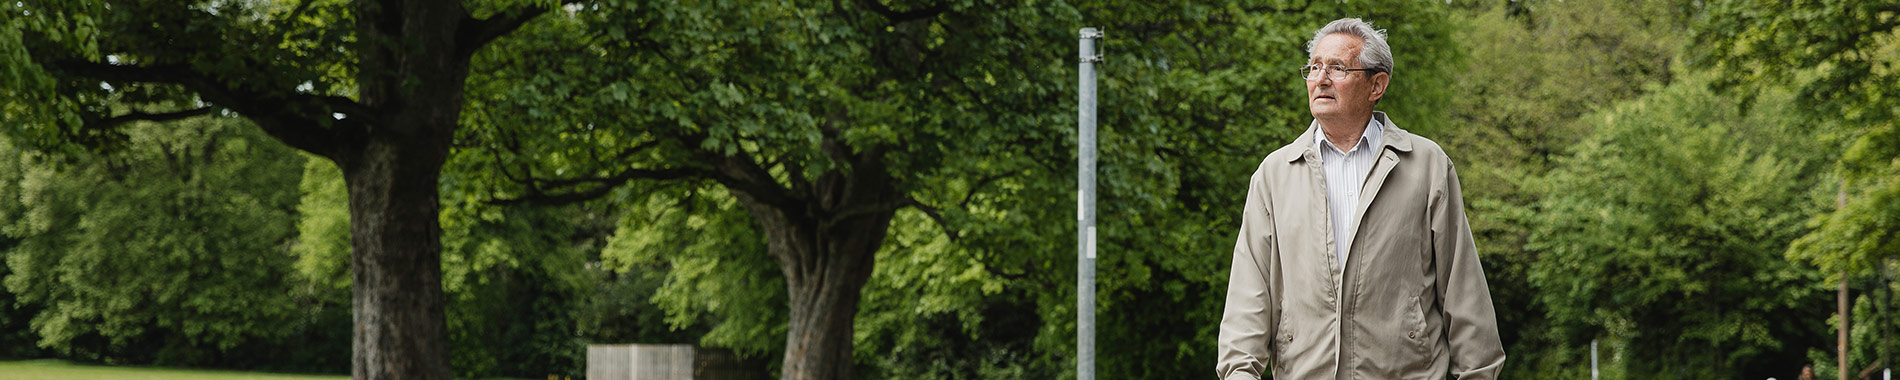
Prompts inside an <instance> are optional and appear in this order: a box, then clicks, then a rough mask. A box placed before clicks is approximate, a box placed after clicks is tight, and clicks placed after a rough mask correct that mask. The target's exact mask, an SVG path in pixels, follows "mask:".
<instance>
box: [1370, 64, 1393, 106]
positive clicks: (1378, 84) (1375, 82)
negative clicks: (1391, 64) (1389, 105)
mask: <svg viewBox="0 0 1900 380" xmlns="http://www.w3.org/2000/svg"><path fill="white" fill-rule="evenodd" d="M1391 82H1392V74H1387V73H1383V72H1381V73H1376V74H1372V93H1371V94H1368V95H1367V97H1368V98H1370V99H1366V100H1371V101H1373V102H1374V103H1377V102H1378V101H1379V98H1383V97H1385V86H1386V85H1387V84H1390V83H1391Z"/></svg>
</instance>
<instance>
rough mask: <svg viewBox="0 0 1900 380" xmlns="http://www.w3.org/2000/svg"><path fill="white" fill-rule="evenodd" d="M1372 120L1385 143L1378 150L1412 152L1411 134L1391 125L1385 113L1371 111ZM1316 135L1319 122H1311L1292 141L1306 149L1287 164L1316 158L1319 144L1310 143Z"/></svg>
mask: <svg viewBox="0 0 1900 380" xmlns="http://www.w3.org/2000/svg"><path fill="white" fill-rule="evenodd" d="M1372 119H1373V120H1378V121H1379V125H1381V126H1383V128H1381V129H1380V132H1383V133H1384V134H1385V136H1381V137H1380V139H1381V140H1385V141H1382V142H1380V143H1379V145H1381V146H1380V149H1391V150H1394V151H1398V152H1408V153H1409V152H1411V151H1412V134H1410V133H1406V132H1405V130H1404V129H1399V126H1398V124H1393V123H1392V119H1391V118H1388V117H1386V116H1385V112H1381V111H1372ZM1318 133H1320V131H1319V120H1313V122H1312V123H1311V124H1308V125H1307V126H1306V133H1302V134H1300V138H1299V139H1298V140H1294V141H1296V142H1295V144H1301V145H1302V146H1305V147H1306V148H1305V149H1304V151H1302V152H1300V154H1299V155H1295V156H1293V157H1292V158H1288V159H1287V162H1289V163H1290V162H1297V161H1299V160H1303V159H1307V158H1308V157H1318V156H1319V146H1318V145H1319V144H1314V143H1312V141H1313V140H1314V139H1317V138H1319V136H1318Z"/></svg>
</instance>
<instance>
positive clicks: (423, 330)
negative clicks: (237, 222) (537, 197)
mask: <svg viewBox="0 0 1900 380" xmlns="http://www.w3.org/2000/svg"><path fill="white" fill-rule="evenodd" d="M550 3H551V2H547V1H497V2H493V3H484V4H480V5H474V6H470V5H466V4H464V3H463V2H461V1H439V0H438V1H428V0H381V1H373V0H362V1H351V2H343V1H322V0H304V1H295V2H265V1H191V2H149V1H57V2H40V1H31V2H28V1H16V2H11V3H9V4H6V5H0V9H4V12H3V13H4V16H0V17H5V19H4V21H3V22H0V25H4V28H3V29H0V66H5V67H6V71H5V72H4V74H5V76H4V77H0V81H3V82H4V83H6V84H7V85H6V86H5V87H4V88H0V91H4V92H3V93H0V95H4V97H5V98H6V103H5V104H4V108H5V110H6V112H5V115H6V116H4V118H5V121H6V122H7V123H6V124H7V125H8V128H9V130H8V132H9V133H11V134H13V135H14V136H18V138H19V139H20V140H19V141H20V142H21V143H22V144H24V145H28V146H30V147H36V148H41V149H49V150H61V151H76V150H79V149H75V148H72V147H75V146H93V147H97V146H110V145H111V144H112V142H113V141H116V140H118V139H120V138H121V136H123V134H122V133H121V132H119V131H117V129H116V128H115V127H117V126H120V125H124V124H125V122H126V121H131V120H148V121H167V120H174V119H178V118H181V117H187V116H193V115H200V114H204V113H209V112H219V113H223V112H229V113H234V114H237V115H242V116H243V117H245V118H248V119H250V120H251V121H252V122H253V123H254V124H255V125H257V127H258V128H260V129H262V130H263V131H264V132H266V133H268V134H269V135H270V136H272V137H274V138H276V139H277V140H278V141H281V142H283V143H284V144H286V145H289V146H291V147H295V148H297V149H301V150H303V151H307V152H310V153H312V154H315V155H317V156H320V157H323V158H325V159H328V160H330V161H331V162H334V163H335V164H336V165H337V167H339V168H341V169H342V171H343V177H344V179H345V180H346V182H347V183H348V188H349V204H350V231H351V236H352V240H351V252H352V254H351V259H350V260H351V265H350V267H351V270H352V272H353V276H352V282H351V283H352V284H353V287H354V291H353V299H352V308H353V315H354V318H355V325H356V328H355V333H354V343H353V352H354V354H353V358H352V373H353V375H354V376H355V377H356V378H361V379H383V378H403V379H440V378H447V377H449V376H450V369H449V360H448V359H449V347H448V346H447V342H448V339H447V338H446V336H447V332H446V331H445V327H444V317H443V293H442V285H441V283H442V280H441V278H442V274H441V265H440V262H441V258H440V252H441V249H442V247H441V245H442V243H441V240H440V238H439V237H440V235H441V227H440V225H439V223H440V222H439V221H438V218H439V217H440V213H439V212H438V209H439V207H438V200H437V189H438V185H439V184H438V178H440V172H441V169H442V167H443V163H444V161H445V160H446V159H447V158H448V156H449V153H450V150H451V149H450V148H451V142H452V139H453V138H454V136H455V132H456V130H457V129H458V126H459V125H460V124H459V123H460V121H461V120H460V118H461V113H462V112H461V110H462V106H463V104H464V102H463V98H464V96H463V93H464V83H465V82H466V78H467V76H468V72H469V61H470V57H472V56H473V55H474V54H476V52H478V51H481V50H482V48H483V47H484V46H487V45H488V44H489V43H490V42H491V41H493V40H494V39H495V38H497V37H500V36H502V35H505V34H508V33H509V32H511V31H513V30H514V29H516V28H518V27H520V26H521V25H522V24H524V23H526V22H527V21H529V20H531V19H534V18H536V17H537V16H538V15H541V14H543V13H546V12H547V11H548V10H550V9H553V8H554V7H555V6H554V5H553V4H550ZM101 83H105V84H107V85H108V86H109V87H110V88H113V89H115V90H108V89H106V88H105V87H107V86H101ZM115 91H118V92H123V94H122V95H118V96H124V97H127V98H130V99H145V100H148V102H145V103H139V104H134V105H133V108H131V109H130V110H122V109H115V108H112V107H106V106H104V103H103V102H104V101H105V99H106V98H107V94H109V93H112V92H115ZM160 101H163V102H164V103H160ZM165 104H178V105H182V106H169V107H168V106H165Z"/></svg>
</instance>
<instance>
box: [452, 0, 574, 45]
mask: <svg viewBox="0 0 1900 380" xmlns="http://www.w3.org/2000/svg"><path fill="white" fill-rule="evenodd" d="M581 1H582V0H565V1H562V2H561V3H560V4H559V5H555V6H553V7H544V6H535V5H526V6H521V7H516V8H514V9H509V10H506V11H502V12H501V13H497V14H495V15H492V16H488V18H485V19H477V18H474V17H473V16H470V17H468V18H466V19H464V20H462V23H461V25H460V26H458V27H457V28H456V30H455V52H456V54H458V55H460V56H463V57H467V56H469V55H472V54H475V51H476V50H481V48H482V46H487V45H488V43H489V42H493V41H495V39H496V38H501V36H505V35H508V33H513V32H514V31H515V30H516V29H521V25H523V24H527V23H528V21H530V20H534V18H535V17H540V16H541V14H543V13H548V10H550V9H553V8H560V7H565V6H568V5H570V4H579V3H581Z"/></svg>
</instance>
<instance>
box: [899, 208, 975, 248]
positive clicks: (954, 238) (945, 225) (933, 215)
mask: <svg viewBox="0 0 1900 380" xmlns="http://www.w3.org/2000/svg"><path fill="white" fill-rule="evenodd" d="M904 201H905V202H904V205H905V206H910V207H915V208H917V211H922V212H923V213H924V216H928V217H930V220H933V221H936V222H937V227H938V228H942V229H943V234H944V235H945V236H949V237H950V242H952V243H957V242H959V241H960V240H962V239H963V237H962V236H959V235H958V234H957V230H955V229H952V228H950V223H949V222H945V221H943V214H942V213H940V212H938V211H937V208H936V207H931V206H930V205H927V204H924V202H919V201H917V198H911V197H904Z"/></svg>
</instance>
